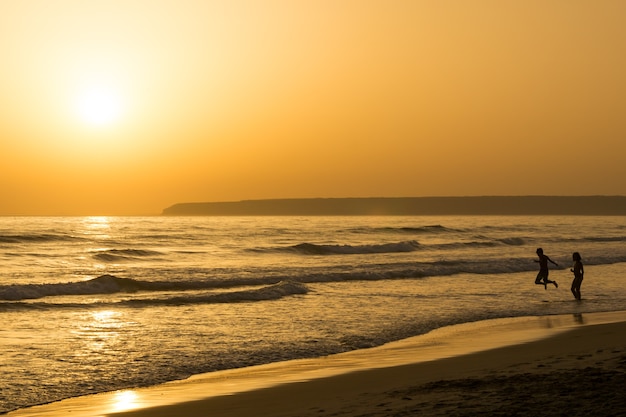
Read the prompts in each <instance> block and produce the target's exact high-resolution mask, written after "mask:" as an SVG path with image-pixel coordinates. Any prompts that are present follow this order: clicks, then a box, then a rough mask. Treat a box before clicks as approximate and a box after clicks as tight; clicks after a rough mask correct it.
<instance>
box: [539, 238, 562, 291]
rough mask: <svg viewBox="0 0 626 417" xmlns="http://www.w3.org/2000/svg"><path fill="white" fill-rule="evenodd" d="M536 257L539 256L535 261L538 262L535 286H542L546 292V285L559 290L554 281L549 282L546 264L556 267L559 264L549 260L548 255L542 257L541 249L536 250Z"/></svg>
mask: <svg viewBox="0 0 626 417" xmlns="http://www.w3.org/2000/svg"><path fill="white" fill-rule="evenodd" d="M537 256H539V259H535V262H539V273H538V274H537V278H536V279H535V284H537V285H543V286H544V289H546V290H547V289H548V284H554V286H555V287H556V288H559V284H557V283H556V281H550V280H549V279H548V273H549V272H548V262H551V263H553V264H554V265H556V266H559V264H557V263H556V262H554V261H553V260H552V259H550V257H549V256H548V255H544V254H543V249H541V248H537Z"/></svg>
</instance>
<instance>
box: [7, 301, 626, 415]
mask: <svg viewBox="0 0 626 417" xmlns="http://www.w3.org/2000/svg"><path fill="white" fill-rule="evenodd" d="M624 335H626V312H614V313H586V314H580V315H564V316H544V317H525V318H515V319H499V320H490V321H487V322H479V323H468V324H464V325H460V326H452V327H449V328H445V329H441V330H439V331H435V332H432V333H431V334H428V335H425V336H418V337H415V338H411V339H407V340H404V341H400V342H395V343H391V344H388V345H385V346H383V347H380V348H374V349H364V350H361V351H356V352H349V353H345V354H340V355H332V356H328V357H324V358H317V359H311V360H298V361H289V362H284V363H278V364H270V365H263V366H259V367H251V368H246V369H239V370H231V371H224V372H216V373H211V374H204V375H199V376H196V377H192V378H190V379H188V380H185V381H177V382H172V383H168V384H163V385H159V386H156V387H151V388H143V389H137V390H129V391H122V392H115V393H107V394H98V395H93V396H88V397H80V398H73V399H69V400H65V401H60V402H57V403H53V404H48V405H44V406H40V407H33V408H30V409H25V410H19V411H16V412H13V413H9V414H8V415H9V416H11V417H23V416H35V415H36V416H42V417H45V416H47V417H60V416H67V415H71V416H74V417H76V416H78V417H87V416H89V417H93V416H126V417H141V416H150V417H159V416H174V415H184V416H188V417H194V416H206V415H211V416H404V415H426V416H440V415H441V416H443V415H459V416H461V415H474V414H476V415H477V414H482V413H487V414H490V415H583V414H584V415H623V414H624V413H626V399H625V398H624V396H623V395H619V393H621V392H622V391H623V387H624V386H626V336H624Z"/></svg>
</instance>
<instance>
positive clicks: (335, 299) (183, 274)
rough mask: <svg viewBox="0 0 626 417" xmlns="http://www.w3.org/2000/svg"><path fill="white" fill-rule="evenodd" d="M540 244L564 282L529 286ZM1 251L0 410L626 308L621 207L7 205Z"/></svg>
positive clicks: (0, 226) (625, 228)
mask: <svg viewBox="0 0 626 417" xmlns="http://www.w3.org/2000/svg"><path fill="white" fill-rule="evenodd" d="M538 246H542V247H543V248H544V249H545V252H546V254H548V255H549V256H550V257H551V258H552V259H553V260H555V261H556V262H558V263H559V265H560V267H559V268H554V269H553V270H552V271H551V275H550V277H551V278H552V279H555V280H557V281H558V282H559V283H560V284H561V285H560V287H559V289H555V288H553V287H549V288H548V289H547V290H544V288H543V286H537V285H534V278H535V275H536V270H537V264H536V263H535V262H534V259H535V258H536V255H535V254H534V252H535V249H536V247H538ZM572 251H580V252H581V254H582V256H583V262H584V263H585V270H586V275H585V281H584V282H583V287H582V293H583V301H582V302H577V301H575V300H574V299H573V297H572V295H571V294H570V293H569V283H570V282H571V278H572V274H571V273H570V272H569V267H570V265H571V252H572ZM0 259H2V264H3V266H4V270H3V274H2V277H1V278H0V279H1V280H0V315H1V316H2V318H3V323H4V326H3V328H2V329H0V349H1V351H2V352H3V353H2V356H1V358H0V361H1V364H2V368H3V371H4V374H5V378H3V382H0V389H1V390H0V411H7V410H11V409H15V408H20V407H25V406H29V405H33V404H38V403H43V402H49V401H54V400H58V399H61V398H67V397H72V396H78V395H84V394H88V393H96V392H104V391H111V390H115V389H120V388H128V387H137V386H146V385H153V384H156V383H160V382H164V381H168V380H174V379H181V378H185V377H188V376H189V375H193V374H198V373H203V372H209V371H214V370H221V369H232V368H238V367H243V366H249V365H255V364H263V363H270V362H276V361H281V360H287V359H294V358H306V357H317V356H322V355H326V354H330V353H337V352H345V351H349V350H354V349H359V348H364V347H371V346H378V345H381V344H384V343H386V342H389V341H392V340H399V339H404V338H407V337H410V336H414V335H419V334H424V333H426V332H428V331H430V330H432V329H436V328H441V327H444V326H448V325H451V324H456V323H465V322H473V321H477V320H482V319H488V318H498V317H519V316H529V315H553V314H579V313H585V312H594V311H616V310H625V309H626V277H625V274H624V271H625V267H626V219H624V218H622V217H547V218H540V217H524V216H511V217H489V216H487V217H438V218H437V217H309V218H299V217H242V218H230V217H229V218H219V217H218V218H212V217H199V218H190V217H183V218H176V217H173V218H172V217H148V218H0ZM105 275H110V276H105ZM103 276H104V277H103ZM99 277H100V278H99Z"/></svg>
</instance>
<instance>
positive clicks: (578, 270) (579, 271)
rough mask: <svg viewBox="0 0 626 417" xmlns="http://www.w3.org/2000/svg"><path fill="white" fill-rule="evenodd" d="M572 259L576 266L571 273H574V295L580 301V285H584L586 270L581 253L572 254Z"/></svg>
mask: <svg viewBox="0 0 626 417" xmlns="http://www.w3.org/2000/svg"><path fill="white" fill-rule="evenodd" d="M572 259H573V260H574V266H573V267H572V269H570V271H572V272H573V273H574V281H572V294H574V298H576V299H577V300H580V284H582V283H583V275H585V269H584V268H583V262H582V258H581V257H580V253H578V252H574V253H573V254H572Z"/></svg>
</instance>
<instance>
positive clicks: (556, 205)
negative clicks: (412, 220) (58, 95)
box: [162, 196, 626, 216]
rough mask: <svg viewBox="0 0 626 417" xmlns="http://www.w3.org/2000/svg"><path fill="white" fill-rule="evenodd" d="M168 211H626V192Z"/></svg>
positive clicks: (220, 205) (272, 203)
mask: <svg viewBox="0 0 626 417" xmlns="http://www.w3.org/2000/svg"><path fill="white" fill-rule="evenodd" d="M162 214H163V215H165V216H363V215H618V216H623V215H626V197H625V196H578V197H552V196H502V197H499V196H485V197H398V198H295V199H273V200H242V201H232V202H212V203H211V202H209V203H179V204H174V205H173V206H171V207H168V208H166V209H164V210H163V213H162Z"/></svg>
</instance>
